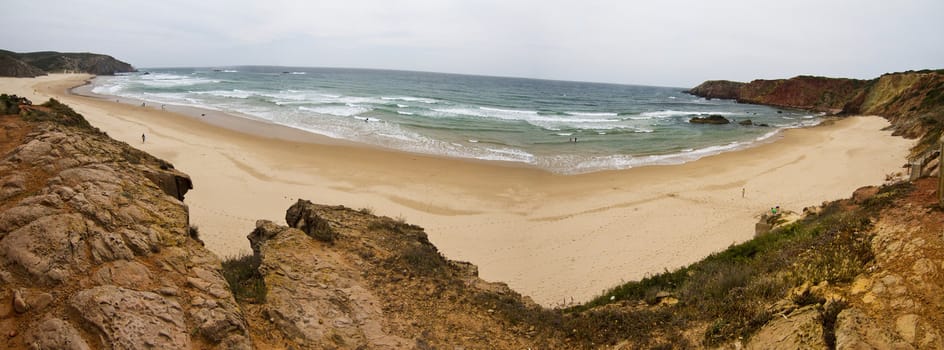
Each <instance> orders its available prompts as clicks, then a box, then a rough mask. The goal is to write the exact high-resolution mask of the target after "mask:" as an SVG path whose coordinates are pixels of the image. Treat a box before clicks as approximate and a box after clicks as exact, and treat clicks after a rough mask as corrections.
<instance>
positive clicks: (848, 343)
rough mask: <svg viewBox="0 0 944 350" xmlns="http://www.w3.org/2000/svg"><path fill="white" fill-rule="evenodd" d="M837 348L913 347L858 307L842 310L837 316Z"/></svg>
mask: <svg viewBox="0 0 944 350" xmlns="http://www.w3.org/2000/svg"><path fill="white" fill-rule="evenodd" d="M836 348H837V349H913V347H912V346H911V345H910V344H908V343H906V342H905V341H904V340H902V339H901V338H900V337H899V336H897V335H896V334H895V333H893V332H891V331H889V330H888V329H886V328H884V327H882V326H880V324H879V323H878V322H877V321H876V320H874V319H872V318H870V317H868V316H866V314H865V313H863V312H862V311H861V310H859V309H857V308H849V309H845V310H842V312H840V313H839V316H838V317H837V318H836Z"/></svg>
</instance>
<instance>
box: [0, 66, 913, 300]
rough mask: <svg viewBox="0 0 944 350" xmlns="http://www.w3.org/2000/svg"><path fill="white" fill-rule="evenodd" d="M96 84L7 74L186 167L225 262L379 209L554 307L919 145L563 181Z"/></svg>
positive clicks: (880, 122) (798, 141)
mask: <svg viewBox="0 0 944 350" xmlns="http://www.w3.org/2000/svg"><path fill="white" fill-rule="evenodd" d="M88 78H89V76H87V75H52V76H46V77H40V78H0V92H7V93H16V94H19V95H24V96H27V97H29V98H30V99H32V100H33V101H37V102H39V101H43V100H45V99H46V98H47V97H49V96H53V97H56V98H57V99H60V100H61V101H63V102H65V103H67V104H69V105H71V106H72V107H73V108H74V109H75V110H76V111H78V112H79V113H82V114H83V115H85V117H86V118H87V119H88V120H89V121H90V122H91V123H92V125H94V126H96V127H98V128H101V129H102V130H103V131H105V132H107V133H108V134H109V135H110V136H111V137H113V138H116V139H118V140H122V141H125V142H128V143H129V144H132V145H133V146H135V147H138V148H140V149H142V150H144V151H147V152H149V153H151V154H154V155H156V156H158V157H161V158H164V159H166V160H168V161H170V162H172V163H173V164H174V165H175V166H176V167H177V168H178V169H180V170H182V171H184V172H186V173H188V174H190V175H191V177H192V178H193V181H194V184H195V189H194V190H193V191H192V192H190V193H188V194H187V199H186V203H187V204H188V205H189V207H190V212H191V222H192V223H193V224H195V225H198V226H199V227H200V231H201V233H202V238H203V240H204V241H205V242H206V244H207V247H208V248H209V249H210V250H212V251H214V252H216V253H217V254H219V255H221V256H229V255H234V254H237V253H240V252H248V251H249V244H248V241H247V240H246V239H245V236H246V235H247V234H248V233H249V232H250V231H251V230H252V229H253V227H254V222H255V220H256V219H269V220H274V221H279V222H281V221H283V217H284V212H285V209H286V208H288V206H289V205H290V204H291V203H293V202H294V201H295V200H296V199H297V198H304V199H310V200H312V201H314V202H317V203H325V204H342V205H346V206H349V207H353V208H370V209H371V210H373V211H374V212H375V213H377V214H379V215H387V216H391V217H403V218H404V219H406V220H408V221H409V222H411V223H414V224H417V225H420V226H423V227H425V228H426V231H427V232H428V234H429V236H430V240H431V241H432V242H433V243H434V244H436V245H437V246H438V247H439V249H440V250H441V251H442V252H443V253H444V254H445V255H446V256H447V257H449V258H451V259H456V260H466V261H470V262H472V263H474V264H476V265H478V266H479V269H480V274H481V276H482V277H483V278H485V279H487V280H493V281H503V282H507V283H508V284H509V285H510V286H511V287H512V288H514V289H516V290H518V291H520V292H522V293H523V294H526V295H530V296H532V297H533V298H534V299H535V301H537V302H539V303H542V304H544V305H558V304H561V303H563V302H565V301H566V302H570V301H571V300H573V301H577V302H579V301H584V300H587V299H589V298H591V297H593V296H594V295H596V294H598V293H600V292H601V291H602V290H604V289H606V288H608V287H611V286H614V285H616V284H618V283H620V282H621V281H626V280H632V279H638V278H640V277H642V276H644V275H645V274H647V273H653V272H659V271H662V270H663V269H666V268H668V269H672V268H675V267H678V266H681V265H683V264H687V263H690V262H693V261H696V260H699V259H701V258H703V257H705V256H706V255H708V254H710V253H712V252H715V251H718V250H720V249H723V248H725V247H727V246H728V245H730V244H731V243H734V242H740V241H743V240H746V239H749V238H750V237H752V235H753V224H754V222H756V216H757V215H758V214H760V213H761V212H763V211H765V210H766V209H767V208H770V207H772V206H774V205H780V206H781V207H783V208H785V209H788V210H795V211H799V210H801V209H802V208H803V207H805V206H810V205H817V204H819V203H821V202H822V201H824V200H830V199H836V198H840V197H846V196H848V195H849V194H850V193H851V192H852V191H853V190H855V189H856V188H858V187H860V186H864V185H872V184H880V183H881V182H882V181H883V180H884V178H885V175H886V174H890V173H894V172H900V171H902V169H901V168H900V167H901V165H902V164H904V162H905V161H904V156H905V155H906V154H907V150H908V148H909V147H910V145H911V144H912V142H911V141H909V140H904V139H901V138H897V137H892V136H890V132H887V131H881V129H882V128H883V127H885V126H887V125H888V123H887V122H886V121H885V120H884V119H882V118H879V117H853V118H846V119H842V120H839V121H837V122H835V123H832V124H830V125H824V126H819V127H815V128H809V129H800V130H788V131H786V132H784V133H783V135H782V137H778V140H777V141H776V142H773V143H769V144H764V145H760V146H757V147H754V148H750V149H747V150H742V151H737V152H730V153H725V154H721V155H717V156H711V157H707V158H703V159H701V160H698V161H694V162H691V163H687V164H683V165H673V166H650V167H643V168H637V169H629V170H623V171H606V172H598V173H591V174H583V175H574V176H563V175H556V174H551V173H547V172H544V171H541V170H537V169H531V168H527V167H523V166H520V165H515V164H506V163H495V162H481V161H465V160H456V159H446V158H439V157H431V156H425V155H417V154H410V153H403V152H394V151H388V150H381V149H376V148H370V147H364V146H358V145H352V144H349V143H346V142H340V141H336V140H330V139H326V138H324V137H318V136H316V135H311V134H307V133H304V132H301V131H298V130H293V129H289V128H284V127H279V126H275V125H270V124H264V123H259V122H254V121H251V120H247V119H241V118H236V117H228V116H223V115H219V114H217V113H210V114H208V115H207V116H205V117H199V114H197V112H195V111H192V110H187V109H182V108H171V109H172V110H173V111H161V110H160V109H159V108H158V109H155V108H146V107H140V106H139V105H131V104H123V103H115V102H114V100H105V99H95V98H90V97H82V96H76V95H72V94H69V93H68V92H67V90H68V88H70V87H73V86H76V85H79V84H82V82H83V81H85V80H86V79H88ZM187 114H189V115H194V116H197V117H192V116H188V115H187ZM142 133H145V134H146V135H147V136H148V138H147V142H146V143H142V142H141V134H142ZM742 189H743V191H744V193H745V195H744V197H743V198H742Z"/></svg>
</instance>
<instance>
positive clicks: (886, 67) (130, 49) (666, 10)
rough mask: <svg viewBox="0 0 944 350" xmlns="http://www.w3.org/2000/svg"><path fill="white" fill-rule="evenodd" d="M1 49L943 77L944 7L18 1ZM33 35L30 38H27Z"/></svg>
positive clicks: (132, 57) (204, 61)
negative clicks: (938, 72)
mask: <svg viewBox="0 0 944 350" xmlns="http://www.w3.org/2000/svg"><path fill="white" fill-rule="evenodd" d="M5 7H7V8H17V9H20V10H18V11H4V12H3V13H2V14H0V23H3V24H0V25H2V26H4V29H5V30H4V32H6V33H16V35H14V36H8V38H9V39H10V40H9V42H8V43H6V45H10V46H9V47H7V48H8V49H13V50H19V51H29V50H47V49H52V50H74V51H97V52H104V53H109V54H112V55H115V56H117V57H119V58H122V59H125V60H128V61H130V62H132V63H134V64H136V65H138V66H213V65H231V64H286V65H298V66H345V67H370V68H391V69H415V70H430V71H446V72H458V73H472V74H491V75H512V76H527V77H540V78H552V79H568V80H592V81H608V82H621V83H642V84H657V85H676V86H679V85H681V86H687V85H692V84H694V83H697V82H699V81H701V80H704V79H709V78H714V79H717V78H727V79H738V80H749V79H752V78H757V77H765V78H776V77H788V76H792V75H796V74H818V75H832V76H851V77H859V78H867V77H873V76H876V75H878V74H881V73H883V72H886V71H896V70H907V69H914V68H939V67H934V66H932V65H939V64H940V63H939V62H944V45H936V44H935V43H936V39H935V36H936V35H938V34H940V33H944V24H942V23H944V22H942V21H939V20H938V19H937V18H936V14H938V13H941V12H942V10H944V3H942V2H939V1H903V2H897V3H894V4H891V3H888V2H884V1H826V2H824V1H812V0H800V1H790V2H782V1H764V2H757V1H746V0H739V1H713V2H705V1H660V2H651V3H650V2H645V3H640V2H629V1H598V0H590V1H580V2H575V1H554V0H550V1H491V0H483V1H449V0H445V1H430V0H403V1H380V0H344V1H314V2H299V1H287V0H275V1H266V2H254V1H218V0H214V1H180V0H172V1H161V2H154V1H151V2H146V1H119V2H113V1H104V0H85V1H70V2H51V1H41V0H30V1H24V0H12V1H10V4H7V5H6V6H5ZM24 29H29V30H24Z"/></svg>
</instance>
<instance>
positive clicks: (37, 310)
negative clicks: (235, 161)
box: [0, 95, 251, 349]
mask: <svg viewBox="0 0 944 350" xmlns="http://www.w3.org/2000/svg"><path fill="white" fill-rule="evenodd" d="M11 101H12V102H13V103H11ZM0 102H3V108H2V110H3V111H5V112H7V113H9V112H18V113H17V114H13V115H10V114H7V115H4V116H2V117H0V133H2V137H0V281H2V283H0V336H2V337H3V339H4V341H3V342H2V343H3V346H2V347H3V348H24V349H25V348H31V349H90V348H93V349H98V348H115V349H137V348H142V349H143V348H163V349H171V348H175V349H179V348H221V349H231V348H236V349H240V348H241V349H248V348H251V343H250V340H249V336H248V332H247V326H246V322H245V319H244V317H243V315H242V312H241V310H240V309H239V306H238V305H237V304H236V302H235V300H234V299H233V296H232V294H231V293H230V290H229V288H228V286H227V283H226V281H225V280H224V279H223V277H222V274H221V273H220V261H219V260H218V259H217V258H216V257H215V256H214V255H213V254H211V253H210V252H209V251H207V250H206V249H205V248H204V247H203V245H202V244H201V243H200V242H199V241H198V240H196V239H194V238H193V237H192V236H191V235H192V232H191V231H190V229H189V226H188V212H187V207H186V206H185V205H184V204H183V203H182V202H181V201H180V198H179V197H178V196H179V195H182V194H183V193H185V192H186V190H187V189H188V187H189V179H188V178H187V177H186V175H184V174H182V173H180V172H178V171H176V170H174V169H173V168H172V167H171V166H170V165H169V164H167V163H166V162H163V161H161V160H159V159H156V158H154V157H151V156H150V155H147V154H146V153H143V152H140V151H137V150H135V149H133V148H131V147H129V146H128V145H127V144H124V143H121V142H117V141H114V140H112V139H110V138H108V136H107V135H105V134H103V133H101V132H99V131H97V130H95V129H94V128H91V127H90V126H88V124H87V123H86V122H85V120H84V119H83V118H82V117H81V116H79V115H78V114H75V112H73V111H72V110H71V109H68V107H66V106H63V105H61V104H58V103H56V102H54V101H51V102H50V103H46V104H44V105H41V106H32V105H29V104H28V101H25V100H23V99H16V98H14V97H9V96H6V95H4V96H2V97H0ZM17 102H18V103H17ZM146 174H153V175H152V176H147V175H146ZM155 180H157V181H155ZM171 180H172V181H171ZM160 181H169V182H173V183H175V184H185V185H186V186H185V187H178V188H174V189H173V191H168V189H170V188H171V187H170V186H167V185H163V184H160V183H159V182H160Z"/></svg>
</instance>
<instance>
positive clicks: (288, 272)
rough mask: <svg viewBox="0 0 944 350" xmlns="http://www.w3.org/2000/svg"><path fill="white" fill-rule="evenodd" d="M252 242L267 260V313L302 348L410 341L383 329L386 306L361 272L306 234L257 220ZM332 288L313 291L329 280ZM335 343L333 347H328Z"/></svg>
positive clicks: (380, 345) (264, 264) (262, 268)
mask: <svg viewBox="0 0 944 350" xmlns="http://www.w3.org/2000/svg"><path fill="white" fill-rule="evenodd" d="M256 225H257V227H256V230H255V231H253V233H252V234H251V235H250V237H249V239H250V241H251V242H252V244H253V247H254V250H255V251H256V254H260V255H261V257H262V263H261V266H260V267H259V270H260V271H263V272H264V278H265V284H266V288H267V290H268V293H267V295H266V304H265V311H266V314H267V315H268V317H269V319H270V320H271V322H273V323H274V324H275V325H276V329H278V330H279V331H280V332H282V333H283V334H284V335H285V337H286V338H287V339H292V340H293V341H294V342H296V343H297V344H299V345H300V346H301V347H314V346H316V344H320V345H318V346H341V345H342V344H343V346H344V347H350V348H358V347H366V348H376V349H388V348H396V347H398V345H397V344H410V343H411V341H409V340H408V339H404V338H401V337H398V336H395V335H392V334H389V333H388V332H386V331H385V330H384V327H383V322H384V319H383V318H382V315H383V310H382V309H380V305H381V303H380V302H379V300H378V299H377V297H376V296H374V295H373V294H372V293H371V292H370V291H369V290H367V289H366V288H364V287H363V284H364V282H363V281H362V280H361V277H360V273H359V271H358V270H359V269H358V268H357V267H356V266H351V265H349V264H348V263H347V262H346V261H345V260H343V258H341V257H340V256H339V255H337V254H333V253H331V252H328V251H325V250H324V249H323V248H321V246H320V245H318V244H317V243H316V242H315V241H313V240H312V239H311V238H309V237H308V235H306V234H305V233H304V232H302V231H300V230H298V229H293V228H286V227H279V226H276V225H273V224H272V223H271V222H268V221H261V220H260V221H259V222H257V224H256ZM327 271H333V272H332V273H331V277H330V279H328V281H330V282H331V285H330V286H325V287H327V288H312V287H311V286H314V285H317V284H318V283H320V282H322V281H326V276H325V272H327ZM328 344H334V345H328Z"/></svg>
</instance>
